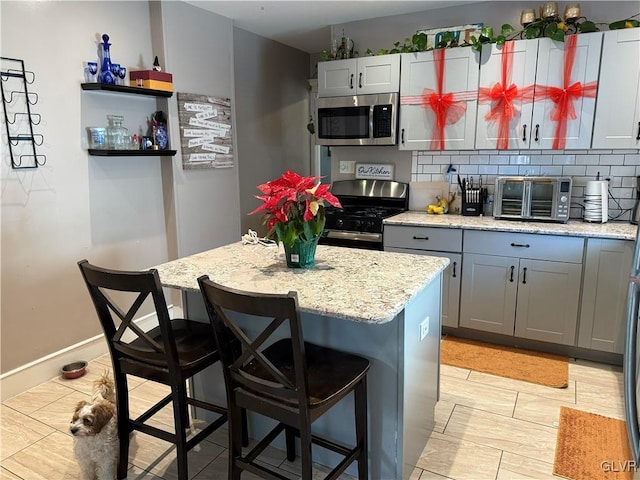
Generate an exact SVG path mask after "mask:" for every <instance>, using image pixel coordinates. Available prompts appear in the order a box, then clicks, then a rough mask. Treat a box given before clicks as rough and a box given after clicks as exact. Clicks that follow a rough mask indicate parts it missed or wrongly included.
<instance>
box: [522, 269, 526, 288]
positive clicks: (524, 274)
mask: <svg viewBox="0 0 640 480" xmlns="http://www.w3.org/2000/svg"><path fill="white" fill-rule="evenodd" d="M526 283H527V267H524V268H523V269H522V284H523V285H525V284H526Z"/></svg>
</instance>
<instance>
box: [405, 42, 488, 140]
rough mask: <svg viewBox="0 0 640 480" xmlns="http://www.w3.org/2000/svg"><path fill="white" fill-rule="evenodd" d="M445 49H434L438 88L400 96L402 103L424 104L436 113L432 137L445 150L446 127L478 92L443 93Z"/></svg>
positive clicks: (456, 119) (454, 120)
mask: <svg viewBox="0 0 640 480" xmlns="http://www.w3.org/2000/svg"><path fill="white" fill-rule="evenodd" d="M445 51H446V50H445V49H436V50H433V62H434V67H435V76H436V90H433V89H431V88H425V89H424V90H423V91H422V95H407V96H403V97H401V98H400V104H401V105H422V107H423V108H425V109H426V108H430V109H431V110H433V112H434V113H435V115H436V121H435V123H434V124H433V131H432V133H431V138H432V140H433V141H435V143H436V146H435V149H436V150H444V139H445V135H444V127H445V126H446V125H447V124H449V125H453V124H454V123H457V122H458V121H459V120H460V119H461V118H462V116H463V115H464V113H465V112H466V111H467V104H466V103H465V102H466V101H469V100H475V99H476V96H477V93H476V92H475V91H473V92H456V93H452V92H448V93H443V84H444V60H445V59H444V55H445Z"/></svg>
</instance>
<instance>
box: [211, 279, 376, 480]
mask: <svg viewBox="0 0 640 480" xmlns="http://www.w3.org/2000/svg"><path fill="white" fill-rule="evenodd" d="M198 284H199V285H200V290H201V292H202V295H203V298H204V302H205V305H206V308H207V313H208V315H209V319H210V320H211V323H212V325H213V328H214V331H215V336H216V341H217V342H218V349H219V351H220V357H221V361H222V366H223V373H224V379H225V386H226V393H227V407H228V409H229V410H228V417H229V475H228V477H229V479H230V480H239V479H240V475H241V472H242V471H249V472H251V473H253V474H255V475H258V476H260V477H263V478H267V479H285V480H286V477H283V476H282V475H280V474H278V473H277V472H274V471H272V470H270V469H268V468H267V467H266V466H264V465H263V464H259V463H257V462H255V459H256V458H257V456H258V455H259V454H260V453H261V452H262V451H263V450H264V449H265V448H266V447H267V446H268V445H269V444H270V443H271V442H272V441H273V440H274V439H275V438H276V437H277V436H278V435H279V434H280V433H281V432H282V431H284V432H285V445H286V451H287V459H288V460H289V461H293V460H294V459H295V436H298V437H299V438H300V456H301V463H302V472H301V478H302V479H303V480H311V479H312V456H311V447H312V443H313V444H316V445H319V446H321V447H323V448H327V449H329V450H332V451H334V452H337V453H339V454H341V455H342V456H343V457H344V458H343V460H342V461H341V462H340V463H339V464H338V465H337V466H336V467H335V468H334V469H333V470H332V471H331V472H330V473H329V475H327V477H326V478H327V479H335V478H338V476H339V475H340V474H341V473H342V472H344V470H345V469H346V468H347V467H348V466H349V465H350V464H351V463H352V462H354V461H357V462H358V478H359V479H360V480H366V479H367V478H368V457H367V451H368V445H367V383H366V379H367V372H368V370H369V361H368V360H367V359H366V358H363V357H359V356H357V355H353V354H350V353H345V352H341V351H338V350H334V349H331V348H326V347H322V346H319V345H314V344H312V343H309V342H305V341H304V339H303V335H302V325H301V322H300V315H299V311H298V297H297V294H296V293H295V292H289V293H288V294H287V295H273V294H251V293H247V292H241V291H238V290H234V289H231V288H227V287H224V286H222V285H219V284H216V283H214V282H212V281H211V280H209V277H207V276H202V277H200V278H198ZM238 315H247V316H248V315H250V316H251V325H252V327H253V326H256V328H257V329H259V330H260V333H259V334H257V335H256V336H253V335H252V338H251V339H250V338H249V337H248V336H247V334H245V333H244V332H243V331H242V330H241V329H240V327H239V326H238V324H237V323H236V321H235V320H234V319H236V318H238ZM259 317H261V318H259ZM287 323H288V329H287V328H286V327H285V326H284V325H286V324H287ZM258 325H259V327H258ZM281 325H282V326H283V328H282V329H280V330H279V332H280V335H281V332H282V331H283V329H284V331H285V332H286V333H287V334H288V335H289V337H288V338H280V339H278V338H279V337H278V334H276V335H273V334H274V332H276V330H278V328H279V327H280V326H281ZM272 335H273V337H274V338H271V337H272ZM285 336H286V334H285ZM234 339H237V340H238V341H239V342H240V343H241V353H239V352H238V351H237V350H236V351H234V350H233V349H231V348H228V345H230V343H229V342H231V341H233V340H234ZM269 340H271V341H273V340H275V341H273V343H271V344H270V345H269V343H270V341H269ZM351 392H354V404H355V431H356V445H355V446H354V447H345V446H343V445H340V444H338V443H336V442H335V441H332V440H329V439H327V438H322V437H320V436H317V435H315V434H313V433H312V431H311V424H312V423H313V422H314V421H315V420H316V419H318V418H319V417H320V416H322V415H323V414H325V413H326V412H327V411H329V410H330V409H331V408H332V407H333V406H334V405H336V404H337V403H338V402H339V401H340V400H342V399H343V398H344V397H346V396H347V395H348V394H349V393H351ZM242 409H246V410H248V411H253V412H256V413H258V414H260V415H264V416H266V417H270V418H272V419H275V420H277V421H278V424H277V425H276V426H275V427H274V428H273V429H272V430H271V431H270V432H269V433H268V434H267V435H266V436H265V437H264V438H263V439H262V440H260V441H259V442H258V444H257V445H256V446H254V447H253V449H251V450H250V451H248V452H247V453H246V454H243V452H242V432H241V426H242V417H241V412H242Z"/></svg>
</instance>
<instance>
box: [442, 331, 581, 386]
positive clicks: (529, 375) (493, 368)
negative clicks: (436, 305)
mask: <svg viewBox="0 0 640 480" xmlns="http://www.w3.org/2000/svg"><path fill="white" fill-rule="evenodd" d="M440 361H441V362H442V363H444V364H446V365H452V366H454V367H461V368H468V369H470V370H475V371H477V372H484V373H491V374H493V375H499V376H501V377H507V378H514V379H516V380H524V381H527V382H532V383H538V384H540V385H546V386H548V387H555V388H566V387H567V385H568V378H569V363H568V358H567V357H565V356H562V355H554V354H551V353H544V352H534V351H532V350H524V349H521V348H515V347H506V346H503V345H494V344H491V343H485V342H479V341H477V340H468V339H466V338H458V337H450V336H447V337H446V338H445V339H444V340H443V341H442V345H441V352H440Z"/></svg>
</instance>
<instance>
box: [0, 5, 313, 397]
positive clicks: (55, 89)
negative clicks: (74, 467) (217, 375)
mask: <svg viewBox="0 0 640 480" xmlns="http://www.w3.org/2000/svg"><path fill="white" fill-rule="evenodd" d="M0 21H1V24H0V25H1V35H2V37H1V54H2V56H7V57H13V58H22V59H24V60H25V62H26V68H27V69H29V70H32V71H34V72H35V73H36V81H35V83H34V84H33V85H32V86H31V87H30V88H31V91H34V92H37V93H38V94H39V101H38V104H37V105H36V106H34V107H33V108H34V111H35V112H36V113H40V114H42V123H41V125H39V126H38V127H37V128H36V133H41V134H43V135H44V138H45V142H44V145H43V146H42V147H40V148H39V152H40V153H43V154H46V155H47V164H46V165H45V166H44V167H41V168H38V169H37V170H28V171H24V170H22V171H16V170H12V169H11V168H10V166H9V165H8V163H9V160H8V158H9V157H8V152H7V151H6V139H5V136H4V135H3V136H2V142H1V143H0V145H2V164H1V168H2V171H1V173H2V177H1V178H2V179H1V187H2V188H1V190H0V195H1V201H2V208H1V210H0V211H1V221H2V225H1V227H2V238H1V240H2V262H1V263H2V265H1V268H2V271H1V274H2V280H3V282H2V291H1V301H0V305H1V309H2V310H1V320H2V324H1V336H0V342H1V343H0V350H1V358H0V362H1V365H0V367H1V372H2V373H6V372H8V371H10V370H13V369H16V368H19V367H22V366H24V365H26V364H28V363H30V362H38V361H39V360H40V359H42V358H43V357H46V356H47V355H50V354H54V353H56V352H58V351H60V350H63V349H66V348H69V347H73V346H74V345H76V344H79V343H81V342H84V341H85V340H87V339H90V338H92V337H94V336H96V335H98V334H100V333H101V329H100V327H99V324H98V321H97V319H96V315H95V311H94V310H93V306H92V305H91V302H90V300H89V295H88V293H87V291H86V287H85V286H84V285H83V283H82V280H81V276H80V273H79V271H78V267H77V266H76V262H77V261H78V260H80V259H81V258H88V259H89V260H90V261H92V262H94V263H97V264H100V265H105V266H109V267H112V268H123V269H124V268H127V269H129V268H130V269H142V268H146V267H149V266H152V265H156V264H159V263H163V262H165V261H167V260H169V259H173V258H176V257H177V256H182V255H188V254H191V253H195V252H198V251H201V250H205V249H208V248H212V247H215V246H219V245H223V244H226V243H229V242H233V241H236V240H239V238H240V232H241V228H240V225H241V218H242V216H243V215H244V213H245V212H246V211H247V208H248V207H244V208H243V209H241V208H240V196H241V195H243V196H247V197H250V196H252V195H253V194H254V193H255V192H257V190H255V185H257V184H258V183H261V182H263V181H265V180H268V179H270V178H272V177H274V176H276V175H279V174H280V173H282V170H283V169H284V168H286V167H291V168H296V169H297V170H299V171H302V172H304V173H307V172H308V143H307V139H308V135H306V130H304V134H305V135H302V133H303V129H304V128H305V125H306V121H307V118H308V117H306V114H307V111H306V110H305V108H306V102H307V100H306V96H305V94H306V91H305V94H303V93H302V92H301V88H302V87H304V85H303V82H302V79H304V78H306V75H305V73H306V69H307V65H308V55H307V54H304V53H300V52H297V51H296V50H293V49H290V48H287V47H283V46H282V45H280V44H277V43H275V42H272V41H269V40H266V39H263V38H260V37H255V36H253V35H251V34H246V32H242V31H237V32H236V33H237V34H238V35H239V36H240V41H241V42H242V48H241V49H240V53H241V54H243V53H247V51H253V50H252V49H254V48H255V49H257V51H258V53H252V55H256V57H245V58H246V61H248V62H252V64H251V66H250V67H249V68H247V69H245V70H243V74H247V73H248V74H250V75H251V76H252V81H250V82H241V85H240V86H239V87H238V92H239V93H238V94H239V95H242V96H243V100H242V101H241V102H240V105H242V108H238V106H237V105H236V101H237V98H236V91H235V86H234V54H237V53H234V40H233V37H234V29H233V22H232V21H231V20H230V19H227V18H224V17H220V16H218V15H215V14H213V13H211V12H208V11H205V10H202V9H199V8H197V7H194V6H192V5H189V4H186V3H183V2H171V1H166V2H164V1H163V2H157V1H151V2H147V1H127V2H121V3H119V2H113V1H109V2H106V1H103V2H60V1H55V2H40V1H20V2H11V1H2V2H0ZM102 33H108V34H109V35H110V36H111V43H112V44H113V45H112V47H111V55H112V58H113V60H114V61H118V62H119V63H121V64H124V65H126V66H127V68H128V69H129V70H132V69H142V68H150V67H151V64H152V62H153V58H154V56H155V55H158V57H159V59H160V62H161V65H162V66H163V67H164V69H165V70H166V71H169V72H171V73H173V75H174V77H173V78H174V91H175V92H189V93H203V94H208V95H214V96H222V97H228V98H231V100H232V107H234V118H233V121H234V123H233V132H234V135H235V140H236V141H235V144H234V147H235V152H236V166H235V167H234V168H229V169H209V170H186V171H185V170H183V169H182V160H181V152H180V151H179V144H180V142H179V138H180V137H179V126H178V122H177V100H176V95H175V94H174V96H173V97H172V98H170V99H168V100H166V99H162V100H158V101H156V100H155V99H154V98H152V97H149V98H146V97H122V96H118V95H111V94H108V95H101V94H97V93H90V92H82V90H81V89H80V83H81V82H82V81H83V62H85V61H89V60H95V59H96V51H97V42H98V41H99V37H100V35H101V34H102ZM245 50H246V51H245ZM237 51H238V49H236V52H237ZM288 55H291V56H292V58H293V59H294V60H293V61H289V60H288V57H287V56H288ZM258 59H259V61H258ZM240 63H242V61H241V60H240ZM272 65H273V68H271V66H272ZM300 65H302V67H300ZM238 68H240V65H239V66H238ZM263 68H264V69H266V70H267V72H268V73H266V74H265V75H263V74H262V73H261V71H262V69H263ZM301 70H302V71H303V72H304V73H302V74H301V73H299V72H300V71H301ZM261 79H262V82H264V83H262V82H261ZM265 86H266V87H268V88H263V87H265ZM260 97H273V98H270V99H269V102H268V103H265V104H262V105H260V106H259V108H258V107H256V108H254V107H253V106H252V101H253V99H257V98H260ZM158 108H160V109H163V110H166V111H168V115H169V119H170V122H169V134H170V142H171V145H172V146H173V148H177V149H178V154H177V155H176V156H175V157H172V158H171V157H165V158H159V157H121V158H119V157H89V156H88V154H87V152H86V147H87V141H86V133H85V127H86V126H89V125H91V126H103V125H105V124H106V115H107V114H110V113H122V114H124V116H125V122H124V124H125V126H126V127H128V128H129V130H130V132H131V133H134V132H136V133H138V132H139V130H140V129H145V128H146V125H147V123H146V122H147V117H148V116H149V115H150V114H151V113H152V112H153V111H155V110H156V109H158ZM256 119H258V120H259V121H256ZM265 124H268V125H269V128H270V130H269V132H264V125H265ZM274 125H275V127H274ZM298 125H300V128H298ZM2 130H3V131H4V125H2ZM257 132H259V133H260V134H259V135H258V134H257ZM298 132H300V138H297V137H298ZM267 133H273V135H269V134H267ZM243 135H244V136H243ZM239 142H242V143H244V142H251V146H250V148H248V149H245V150H243V149H242V148H238V146H239ZM280 145H286V147H285V148H282V147H281V146H280ZM240 146H241V145H240ZM265 152H267V153H268V155H265ZM271 162H274V163H276V165H277V167H274V168H273V170H270V168H271V167H270V166H269V164H270V163H271ZM253 165H255V166H256V169H258V170H261V169H264V170H261V171H262V172H263V173H262V174H260V175H255V176H254V177H253V178H250V179H249V180H248V181H247V182H245V183H246V184H247V186H246V192H244V193H241V192H240V190H239V181H238V178H239V171H240V166H242V168H243V169H244V171H245V172H248V173H247V174H252V172H253V169H254V167H253ZM265 167H268V168H265ZM247 192H248V193H247ZM245 201H246V199H245ZM252 208H253V207H252ZM169 298H172V297H169ZM173 300H174V301H176V300H178V301H179V297H177V298H175V296H174V298H173ZM56 373H57V372H56V371H52V373H51V376H54V375H56ZM28 387H29V385H25V388H28Z"/></svg>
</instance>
